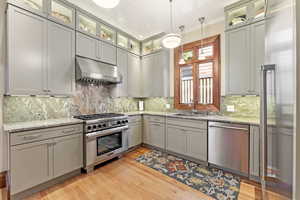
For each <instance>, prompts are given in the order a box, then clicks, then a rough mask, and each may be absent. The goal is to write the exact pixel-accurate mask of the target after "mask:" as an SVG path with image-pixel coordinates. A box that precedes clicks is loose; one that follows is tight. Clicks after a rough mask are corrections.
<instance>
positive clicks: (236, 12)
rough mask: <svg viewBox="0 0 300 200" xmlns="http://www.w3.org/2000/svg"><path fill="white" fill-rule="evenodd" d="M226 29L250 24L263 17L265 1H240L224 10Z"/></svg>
mask: <svg viewBox="0 0 300 200" xmlns="http://www.w3.org/2000/svg"><path fill="white" fill-rule="evenodd" d="M225 17H226V29H227V30H228V29H232V28H236V27H240V26H243V25H247V24H251V23H253V22H256V21H258V20H262V19H264V17H265V0H241V1H239V2H237V3H234V4H232V5H229V6H227V7H226V8H225Z"/></svg>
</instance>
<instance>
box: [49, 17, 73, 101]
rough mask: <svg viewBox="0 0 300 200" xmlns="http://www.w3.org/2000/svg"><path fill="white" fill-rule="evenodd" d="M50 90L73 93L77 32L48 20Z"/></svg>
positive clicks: (62, 93) (54, 92)
mask: <svg viewBox="0 0 300 200" xmlns="http://www.w3.org/2000/svg"><path fill="white" fill-rule="evenodd" d="M47 69H48V70H47V72H48V73H47V74H48V90H49V92H50V94H54V95H71V94H72V93H73V91H74V90H75V32H74V30H72V29H69V28H66V27H64V26H62V25H59V24H56V23H54V22H48V66H47Z"/></svg>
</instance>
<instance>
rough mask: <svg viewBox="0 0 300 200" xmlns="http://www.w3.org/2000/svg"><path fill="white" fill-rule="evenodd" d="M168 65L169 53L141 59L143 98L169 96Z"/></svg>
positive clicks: (160, 53)
mask: <svg viewBox="0 0 300 200" xmlns="http://www.w3.org/2000/svg"><path fill="white" fill-rule="evenodd" d="M169 65H170V64H169V51H159V52H157V53H154V54H150V55H147V56H143V57H142V85H143V97H168V96H169V85H170V84H169V76H170V74H169V68H170V66H169ZM153 80H155V81H153Z"/></svg>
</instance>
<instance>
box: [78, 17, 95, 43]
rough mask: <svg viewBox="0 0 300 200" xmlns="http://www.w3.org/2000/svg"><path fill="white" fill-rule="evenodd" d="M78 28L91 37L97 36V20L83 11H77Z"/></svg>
mask: <svg viewBox="0 0 300 200" xmlns="http://www.w3.org/2000/svg"><path fill="white" fill-rule="evenodd" d="M76 17H77V20H76V30H78V31H80V32H82V33H84V34H87V35H89V36H91V37H95V38H96V37H97V35H96V34H97V21H96V20H95V19H94V18H92V17H89V16H87V15H85V14H83V13H81V12H77V15H76Z"/></svg>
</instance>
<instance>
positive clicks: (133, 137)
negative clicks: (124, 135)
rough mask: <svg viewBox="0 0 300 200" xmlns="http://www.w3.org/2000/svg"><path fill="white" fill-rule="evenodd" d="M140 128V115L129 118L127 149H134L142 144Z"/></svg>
mask: <svg viewBox="0 0 300 200" xmlns="http://www.w3.org/2000/svg"><path fill="white" fill-rule="evenodd" d="M142 127H143V125H142V116H141V115H135V116H129V130H128V148H132V147H135V146H137V145H140V144H141V143H142V135H143V128H142Z"/></svg>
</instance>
